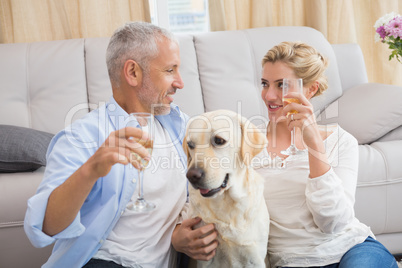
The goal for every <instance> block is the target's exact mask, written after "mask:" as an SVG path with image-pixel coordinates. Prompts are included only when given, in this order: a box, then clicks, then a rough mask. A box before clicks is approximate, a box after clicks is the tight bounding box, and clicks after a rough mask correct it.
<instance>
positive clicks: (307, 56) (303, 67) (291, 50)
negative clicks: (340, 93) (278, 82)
mask: <svg viewBox="0 0 402 268" xmlns="http://www.w3.org/2000/svg"><path fill="white" fill-rule="evenodd" d="M276 61H280V62H283V63H285V64H286V65H287V66H288V67H289V68H291V69H292V70H293V71H294V73H295V75H296V76H297V77H298V78H302V79H303V84H304V85H305V86H311V85H312V84H313V83H314V82H315V81H317V82H318V83H319V85H318V90H317V92H316V93H315V95H314V96H313V97H315V96H318V95H321V94H322V93H323V92H324V91H325V90H326V89H327V88H328V80H327V77H326V76H325V75H324V71H325V69H326V68H327V67H328V59H327V58H326V57H324V56H323V55H321V54H320V53H319V52H318V51H317V50H316V49H315V48H313V47H312V46H310V45H307V44H305V43H302V42H282V43H280V44H278V45H276V46H274V47H273V48H271V49H270V50H268V52H267V53H266V54H265V56H264V58H263V59H262V66H264V64H265V63H267V62H271V63H275V62H276Z"/></svg>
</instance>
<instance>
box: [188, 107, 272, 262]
mask: <svg viewBox="0 0 402 268" xmlns="http://www.w3.org/2000/svg"><path fill="white" fill-rule="evenodd" d="M267 142H268V141H267V139H266V137H265V135H263V134H262V133H261V132H260V131H258V130H257V129H256V127H255V126H254V125H253V124H252V123H251V122H250V121H248V120H247V119H245V118H244V117H241V116H240V115H238V114H237V113H234V112H231V111H227V110H218V111H213V112H208V113H205V114H202V115H199V116H196V117H193V118H191V119H190V121H189V123H188V125H187V131H186V136H185V139H184V142H183V148H184V151H185V152H186V153H187V157H188V171H187V178H188V180H189V182H190V184H191V186H189V202H190V210H189V214H190V215H189V216H191V217H196V216H199V217H201V218H202V220H203V224H207V223H214V224H215V227H216V229H217V231H218V238H217V239H218V242H219V246H218V248H217V251H216V255H215V256H214V258H213V259H212V260H210V261H199V262H198V263H197V267H218V268H221V267H223V268H224V267H266V263H265V258H266V254H267V244H268V233H269V215H268V210H267V207H266V204H265V200H264V197H263V187H264V184H263V181H262V178H261V177H260V176H259V175H258V174H257V173H256V171H254V169H253V168H252V167H251V166H250V165H251V161H252V159H253V157H254V156H255V155H257V154H258V153H259V152H261V150H263V149H264V148H265V147H266V145H267Z"/></svg>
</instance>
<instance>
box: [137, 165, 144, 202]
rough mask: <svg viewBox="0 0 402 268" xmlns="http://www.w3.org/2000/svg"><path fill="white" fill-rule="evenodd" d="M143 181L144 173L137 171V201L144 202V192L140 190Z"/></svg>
mask: <svg viewBox="0 0 402 268" xmlns="http://www.w3.org/2000/svg"><path fill="white" fill-rule="evenodd" d="M143 179H144V171H143V170H140V169H139V170H138V200H144V192H143V190H142V181H143Z"/></svg>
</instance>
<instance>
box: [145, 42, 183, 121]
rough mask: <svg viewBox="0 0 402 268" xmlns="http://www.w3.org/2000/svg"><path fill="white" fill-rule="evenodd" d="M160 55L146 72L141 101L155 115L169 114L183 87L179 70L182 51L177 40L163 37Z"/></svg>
mask: <svg viewBox="0 0 402 268" xmlns="http://www.w3.org/2000/svg"><path fill="white" fill-rule="evenodd" d="M158 48H159V55H158V56H157V57H156V58H155V59H153V60H152V61H150V64H149V71H148V72H144V75H143V80H142V88H141V90H140V92H139V98H140V101H141V103H142V105H143V107H144V108H145V109H147V110H148V111H149V112H151V113H153V114H154V115H162V114H168V113H169V112H170V103H172V102H173V95H174V94H175V93H176V90H177V89H178V88H179V89H181V88H183V80H182V79H181V75H180V72H179V66H180V52H179V46H178V45H177V44H176V43H175V42H171V41H170V40H168V39H163V41H160V42H159V43H158Z"/></svg>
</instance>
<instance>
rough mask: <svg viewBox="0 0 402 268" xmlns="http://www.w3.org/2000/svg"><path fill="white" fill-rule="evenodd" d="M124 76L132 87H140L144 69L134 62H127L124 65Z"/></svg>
mask: <svg viewBox="0 0 402 268" xmlns="http://www.w3.org/2000/svg"><path fill="white" fill-rule="evenodd" d="M123 75H124V78H125V79H126V81H127V83H128V84H129V85H130V86H133V87H135V86H138V85H139V84H140V83H141V79H142V69H141V67H140V66H139V65H138V63H137V62H136V61H134V60H127V61H126V62H125V63H124V68H123Z"/></svg>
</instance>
